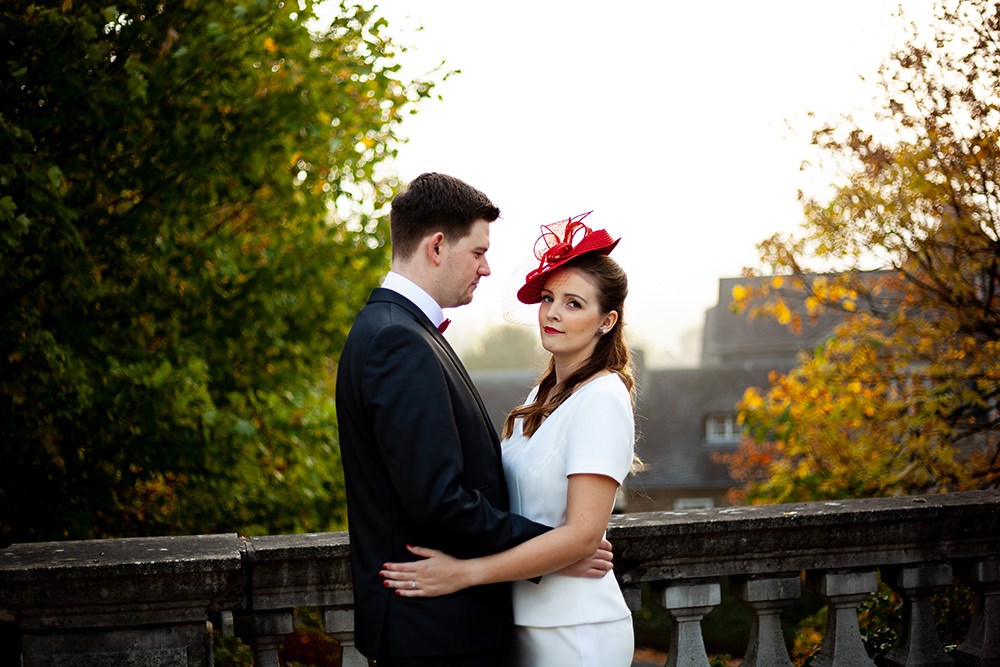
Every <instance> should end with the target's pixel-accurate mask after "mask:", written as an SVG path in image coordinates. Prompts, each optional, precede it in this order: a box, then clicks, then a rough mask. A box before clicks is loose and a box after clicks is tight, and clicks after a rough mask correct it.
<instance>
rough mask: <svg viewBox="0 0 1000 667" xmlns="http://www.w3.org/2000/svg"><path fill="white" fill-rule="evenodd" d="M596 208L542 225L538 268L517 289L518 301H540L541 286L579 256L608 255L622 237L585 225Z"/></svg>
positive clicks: (537, 250) (537, 249)
mask: <svg viewBox="0 0 1000 667" xmlns="http://www.w3.org/2000/svg"><path fill="white" fill-rule="evenodd" d="M591 213H593V211H587V212H586V213H583V214H581V215H578V216H576V217H574V218H569V219H568V220H560V221H559V222H556V223H553V224H551V225H542V235H541V236H539V237H538V240H537V241H535V258H536V259H537V260H538V261H539V264H538V268H537V269H534V270H533V271H531V272H530V273H529V274H528V275H527V276H525V279H524V285H523V286H522V287H521V289H519V290H517V300H518V301H520V302H521V303H528V304H530V303H538V302H539V301H541V300H542V296H541V293H542V287H544V286H545V279H546V278H547V277H548V275H549V274H550V273H552V272H553V271H555V270H556V269H558V268H559V267H560V266H562V265H563V264H565V263H566V262H568V261H569V260H571V259H573V258H574V257H579V256H580V255H585V254H587V253H590V252H596V253H600V254H602V255H607V254H608V253H610V252H611V251H612V250H614V248H615V246H616V245H618V242H619V241H620V240H621V239H613V238H611V235H610V234H608V233H607V232H606V231H604V230H603V229H598V230H597V231H593V230H591V229H590V227H588V226H587V225H585V224H583V219H584V218H586V217H587V216H588V215H590V214H591Z"/></svg>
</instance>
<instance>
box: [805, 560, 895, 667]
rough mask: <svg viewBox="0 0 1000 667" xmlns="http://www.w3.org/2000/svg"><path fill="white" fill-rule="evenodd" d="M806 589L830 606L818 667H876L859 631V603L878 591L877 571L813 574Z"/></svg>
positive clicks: (809, 577)
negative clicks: (813, 592)
mask: <svg viewBox="0 0 1000 667" xmlns="http://www.w3.org/2000/svg"><path fill="white" fill-rule="evenodd" d="M806 585H807V586H809V588H811V589H812V590H813V591H815V593H816V594H817V595H819V596H820V597H821V598H823V599H824V600H825V601H826V603H827V605H828V611H827V618H826V635H825V636H824V637H823V646H822V648H820V651H819V653H818V654H817V655H816V659H815V660H814V661H813V663H812V664H813V665H814V666H815V667H859V666H870V667H874V665H875V663H873V662H872V661H871V658H869V657H868V653H867V652H866V651H865V645H864V642H863V641H862V640H861V630H860V628H859V627H858V603H860V602H861V601H862V600H864V599H865V598H867V597H868V596H869V595H871V594H872V593H874V592H875V591H877V590H878V573H877V572H876V571H875V570H840V571H818V572H815V571H813V572H809V573H808V574H807V575H806Z"/></svg>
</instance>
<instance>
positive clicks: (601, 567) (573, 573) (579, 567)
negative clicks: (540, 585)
mask: <svg viewBox="0 0 1000 667" xmlns="http://www.w3.org/2000/svg"><path fill="white" fill-rule="evenodd" d="M613 558H614V554H612V553H611V542H608V541H607V540H606V539H603V540H601V546H599V547H597V551H595V552H594V553H592V554H591V555H589V556H587V557H586V558H581V559H580V560H578V561H576V562H575V563H573V564H572V565H567V566H566V567H564V568H563V569H561V570H558V571H557V572H555V574H562V575H565V576H567V577H583V578H585V579H600V578H601V577H603V576H604V575H606V574H607V573H608V572H610V571H611V560H612V559H613Z"/></svg>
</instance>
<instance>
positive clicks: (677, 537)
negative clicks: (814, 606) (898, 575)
mask: <svg viewBox="0 0 1000 667" xmlns="http://www.w3.org/2000/svg"><path fill="white" fill-rule="evenodd" d="M998 535H1000V490H989V491H972V492H965V493H948V494H935V495H926V496H904V497H898V498H872V499H851V500H836V501H829V502H809V503H792V504H786V505H756V506H740V507H725V508H714V509H707V510H686V511H677V512H642V513H636V514H621V515H615V516H613V517H612V519H611V524H610V526H609V529H608V538H609V539H610V540H611V541H612V543H614V545H615V570H616V572H618V573H619V576H620V577H621V579H622V581H623V583H638V582H640V581H650V580H669V579H674V578H692V577H711V576H720V575H731V574H748V575H754V574H765V573H779V572H796V571H801V570H809V569H820V568H847V567H873V566H877V565H886V564H903V563H909V562H921V561H923V562H926V561H934V560H946V559H961V558H981V557H984V556H990V555H993V556H995V555H996V554H997V551H998V543H997V542H998V537H997V536H998Z"/></svg>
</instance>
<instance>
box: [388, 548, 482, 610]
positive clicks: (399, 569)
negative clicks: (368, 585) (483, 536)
mask: <svg viewBox="0 0 1000 667" xmlns="http://www.w3.org/2000/svg"><path fill="white" fill-rule="evenodd" d="M406 548H407V549H408V550H409V551H410V553H412V554H414V555H415V556H422V557H423V560H417V561H413V562H410V563H386V564H385V565H383V566H382V570H381V571H380V572H379V576H381V577H382V583H383V584H385V586H386V587H388V588H392V589H395V592H396V595H400V596H402V597H408V598H427V597H431V598H432V597H438V596H441V595H448V594H449V593H454V592H455V591H460V590H462V589H463V588H468V587H469V586H473V585H475V581H474V580H473V578H472V566H471V564H470V561H466V560H460V559H458V558H453V557H451V556H449V555H448V554H446V553H444V552H443V551H438V550H436V549H426V548H424V547H412V546H410V545H407V546H406Z"/></svg>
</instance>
